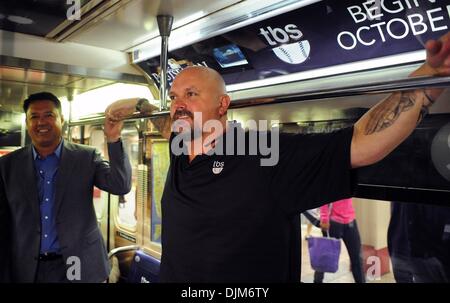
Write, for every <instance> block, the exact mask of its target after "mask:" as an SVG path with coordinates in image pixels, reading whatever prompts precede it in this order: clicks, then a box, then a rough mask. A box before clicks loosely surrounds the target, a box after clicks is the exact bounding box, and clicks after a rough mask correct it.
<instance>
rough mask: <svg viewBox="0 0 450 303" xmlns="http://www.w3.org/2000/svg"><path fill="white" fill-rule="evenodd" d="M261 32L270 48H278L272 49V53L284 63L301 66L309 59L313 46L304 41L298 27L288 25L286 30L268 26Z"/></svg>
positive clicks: (261, 29)
mask: <svg viewBox="0 0 450 303" xmlns="http://www.w3.org/2000/svg"><path fill="white" fill-rule="evenodd" d="M259 30H260V34H261V35H263V36H264V39H265V40H266V42H267V43H268V44H269V45H270V46H276V47H274V48H272V51H273V52H274V53H275V55H276V56H277V57H278V58H279V59H281V60H282V61H284V62H286V63H289V64H301V63H303V62H305V61H306V59H308V58H309V53H310V51H311V46H310V44H309V41H308V40H305V39H302V38H303V33H302V32H301V31H300V30H299V29H298V27H297V25H295V24H288V25H286V26H285V27H284V28H278V27H275V28H272V27H270V26H268V27H266V28H260V29H259ZM292 41H294V42H292ZM289 42H290V43H289Z"/></svg>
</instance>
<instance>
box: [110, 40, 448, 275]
mask: <svg viewBox="0 0 450 303" xmlns="http://www.w3.org/2000/svg"><path fill="white" fill-rule="evenodd" d="M449 37H450V34H447V35H445V36H444V37H442V38H441V39H440V40H439V41H430V42H428V43H427V46H426V48H427V61H426V62H425V63H424V64H423V65H422V66H421V67H420V68H419V69H418V70H416V71H415V72H414V73H413V74H412V76H420V75H450V41H449ZM441 93H442V90H439V89H418V90H414V91H405V92H396V93H394V94H392V95H391V96H389V97H388V98H386V99H385V100H383V101H381V102H380V103H378V104H377V105H375V106H374V107H373V108H372V109H371V110H370V111H368V112H367V113H366V114H365V115H364V116H363V117H362V118H361V119H360V120H359V121H358V122H357V123H356V124H355V125H354V126H353V127H351V128H348V129H342V130H340V131H337V132H334V133H331V134H321V135H314V136H310V135H287V134H279V138H275V137H270V139H272V141H271V143H272V145H276V144H277V143H278V144H279V146H278V152H279V161H278V162H277V163H276V165H272V166H263V165H261V161H260V159H261V158H262V157H264V155H263V154H262V152H261V151H258V153H257V154H249V153H248V150H249V149H246V150H247V154H246V155H236V154H233V152H231V154H230V153H225V154H221V153H220V152H217V150H214V149H216V147H217V146H222V145H223V143H224V145H225V146H226V145H227V144H229V143H239V142H237V141H236V139H235V138H236V137H234V138H233V137H232V136H230V137H228V134H229V133H230V130H233V131H235V130H239V126H236V125H234V124H231V123H229V122H227V109H228V107H229V105H230V98H229V96H228V95H227V94H226V89H225V84H224V81H223V79H222V77H221V76H220V75H219V74H218V73H217V72H216V71H214V70H212V69H209V68H206V67H190V68H187V69H185V70H183V71H182V72H180V73H179V74H178V76H177V77H176V79H175V80H174V82H173V84H172V87H171V89H170V93H169V96H170V99H171V100H172V102H171V107H170V118H171V120H172V122H173V123H172V129H171V130H170V129H169V127H170V124H171V123H170V121H169V119H168V118H166V119H162V118H159V120H158V121H155V124H156V125H157V127H159V129H161V131H162V134H163V135H164V136H165V137H167V138H169V139H170V141H171V157H170V168H169V171H168V175H167V181H166V185H165V189H164V194H163V197H162V202H161V203H162V227H163V228H162V247H163V249H162V259H161V262H162V263H161V273H160V279H161V281H163V282H288V281H289V282H292V281H299V279H300V265H299V260H298V259H299V255H300V254H299V251H298V248H299V245H298V238H299V236H298V222H299V219H298V215H299V213H301V212H303V211H304V210H306V209H312V208H316V207H320V206H322V205H324V204H327V203H329V202H332V201H337V200H341V199H344V198H348V197H351V196H352V192H353V190H352V188H353V183H352V177H351V175H352V170H351V169H352V168H355V167H360V166H365V165H369V164H372V163H375V162H377V161H379V160H381V159H382V158H384V157H385V156H386V155H387V154H388V153H390V152H391V151H392V150H393V149H394V148H395V147H396V146H398V145H399V144H400V143H401V142H402V141H403V140H404V139H405V138H406V137H407V136H408V135H409V134H410V133H411V132H412V131H413V129H414V128H415V126H416V125H417V123H418V121H420V120H421V119H422V118H423V116H424V115H425V114H426V113H427V111H428V108H429V107H430V106H431V105H432V104H433V103H434V101H435V100H436V99H437V98H438V96H439V95H440V94H441ZM136 109H137V110H140V111H148V112H149V111H151V110H153V109H154V107H152V106H150V105H149V104H148V103H146V102H145V100H142V99H141V100H136V99H134V100H133V99H129V100H122V101H118V102H116V103H115V104H113V105H111V106H110V108H109V109H108V115H109V116H110V118H111V119H123V118H124V117H126V116H127V115H129V114H131V113H133V112H134V111H135V110H136ZM199 114H201V117H202V120H201V121H200V120H199V119H197V120H196V117H195V116H196V115H199ZM210 122H214V123H213V124H214V125H215V126H216V127H218V126H221V127H222V132H221V133H217V132H213V131H212V128H208V125H209V124H208V123H210ZM195 131H197V135H190V136H187V137H186V138H187V140H184V141H183V142H182V144H180V145H182V146H183V148H187V150H189V151H190V153H187V154H186V153H181V154H180V153H178V151H177V150H176V149H177V145H178V144H172V143H173V142H174V140H176V138H177V137H178V136H180V135H181V134H183V133H189V134H193V133H195ZM213 133H214V134H213ZM254 133H255V132H251V131H248V132H245V134H246V135H245V139H246V141H245V142H244V144H245V147H247V148H248V147H250V148H251V147H252V143H250V142H251V140H248V139H249V138H251V136H252V134H254ZM265 135H267V136H269V135H268V133H267V134H263V135H262V136H261V134H260V133H259V134H258V140H261V139H262V138H264V136H265ZM273 139H276V140H273ZM199 142H200V143H201V144H202V145H201V148H200V149H198V148H197V149H195V148H190V149H189V145H191V147H192V146H193V145H196V144H198V143H199ZM253 142H254V143H253V144H256V141H253ZM220 143H222V145H221V144H220ZM211 151H213V152H211ZM219 151H220V150H219ZM232 151H235V150H234V149H232Z"/></svg>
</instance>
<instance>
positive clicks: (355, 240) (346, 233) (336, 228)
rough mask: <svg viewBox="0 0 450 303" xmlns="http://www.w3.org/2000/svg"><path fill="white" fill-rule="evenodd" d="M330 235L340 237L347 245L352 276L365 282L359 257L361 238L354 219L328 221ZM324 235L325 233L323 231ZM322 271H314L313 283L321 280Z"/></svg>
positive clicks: (360, 281) (359, 281) (357, 280)
mask: <svg viewBox="0 0 450 303" xmlns="http://www.w3.org/2000/svg"><path fill="white" fill-rule="evenodd" d="M329 233H330V237H333V238H337V239H342V240H343V241H344V244H345V247H347V251H348V254H349V256H350V263H351V268H352V274H353V278H354V279H355V282H356V283H365V282H366V278H365V275H364V270H363V266H362V258H361V238H360V237H359V230H358V225H357V224H356V220H353V221H352V222H350V223H348V224H341V223H337V222H334V221H330V230H329ZM324 236H326V234H325V233H324ZM323 277H324V273H323V272H318V271H316V272H315V273H314V283H322V282H323Z"/></svg>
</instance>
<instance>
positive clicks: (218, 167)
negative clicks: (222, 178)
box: [212, 161, 225, 175]
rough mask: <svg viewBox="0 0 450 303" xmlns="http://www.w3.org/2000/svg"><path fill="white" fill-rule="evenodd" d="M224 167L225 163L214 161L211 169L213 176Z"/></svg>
mask: <svg viewBox="0 0 450 303" xmlns="http://www.w3.org/2000/svg"><path fill="white" fill-rule="evenodd" d="M224 166H225V162H219V161H214V163H213V167H212V172H213V174H215V175H218V174H220V173H221V172H222V170H223V167H224Z"/></svg>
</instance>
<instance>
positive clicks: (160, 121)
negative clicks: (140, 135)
mask: <svg viewBox="0 0 450 303" xmlns="http://www.w3.org/2000/svg"><path fill="white" fill-rule="evenodd" d="M150 120H151V121H152V123H153V125H154V126H155V128H156V129H157V130H158V131H159V132H160V133H161V134H164V133H167V132H168V133H170V117H169V116H160V117H155V118H150Z"/></svg>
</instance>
